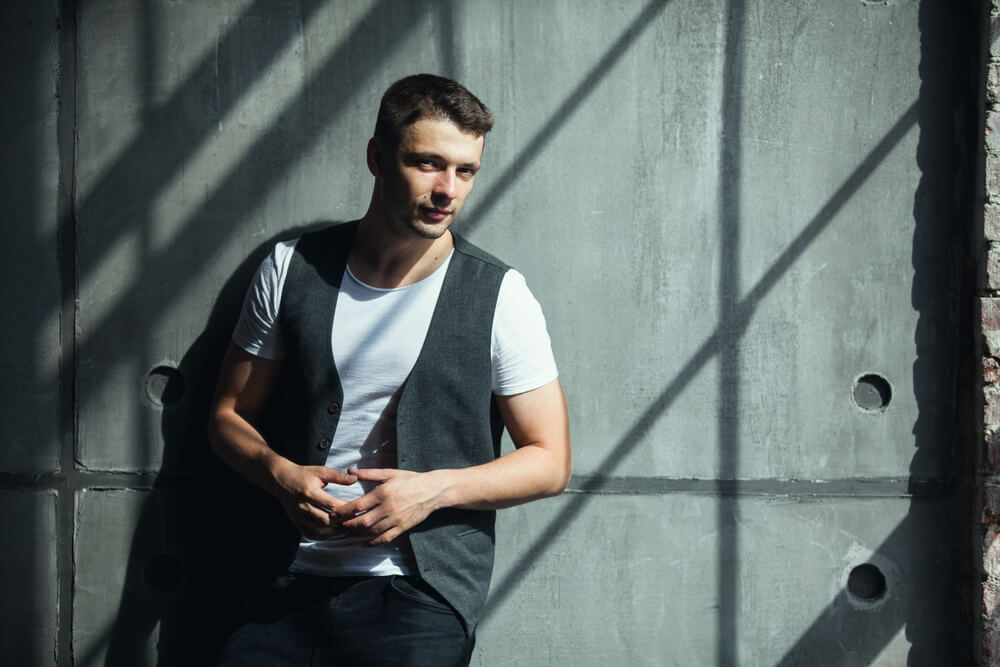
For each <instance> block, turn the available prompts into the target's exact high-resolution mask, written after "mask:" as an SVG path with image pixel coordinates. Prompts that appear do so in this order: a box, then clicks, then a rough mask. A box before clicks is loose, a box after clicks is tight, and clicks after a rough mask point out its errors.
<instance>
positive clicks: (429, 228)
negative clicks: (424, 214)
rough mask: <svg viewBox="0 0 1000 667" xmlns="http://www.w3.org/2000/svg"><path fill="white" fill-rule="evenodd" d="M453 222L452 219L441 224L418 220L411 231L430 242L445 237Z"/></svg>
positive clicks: (411, 226) (412, 225)
mask: <svg viewBox="0 0 1000 667" xmlns="http://www.w3.org/2000/svg"><path fill="white" fill-rule="evenodd" d="M451 221H452V218H450V217H449V218H448V219H447V220H442V221H441V222H424V221H422V220H417V221H414V222H413V223H412V224H411V225H410V230H411V231H412V232H413V233H414V234H416V235H417V236H419V237H420V238H424V239H430V240H434V239H439V238H441V237H442V236H444V233H445V232H447V231H448V228H449V227H451Z"/></svg>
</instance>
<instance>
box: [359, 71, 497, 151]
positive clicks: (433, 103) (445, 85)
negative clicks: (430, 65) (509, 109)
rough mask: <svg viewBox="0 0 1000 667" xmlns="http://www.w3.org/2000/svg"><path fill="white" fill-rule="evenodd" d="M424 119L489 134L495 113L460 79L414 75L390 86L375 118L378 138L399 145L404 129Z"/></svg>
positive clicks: (385, 143)
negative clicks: (451, 123)
mask: <svg viewBox="0 0 1000 667" xmlns="http://www.w3.org/2000/svg"><path fill="white" fill-rule="evenodd" d="M423 118H438V119H441V120H450V121H451V122H453V123H454V124H455V125H457V126H458V128H459V129H461V130H462V131H464V132H467V133H469V134H473V135H475V136H477V137H483V136H486V133H487V132H489V131H490V129H492V128H493V115H492V114H491V113H490V110H489V109H487V108H486V105H484V104H483V103H482V102H480V101H479V98H477V97H476V96H475V95H473V94H472V93H470V92H469V91H468V90H467V89H466V88H465V86H463V85H462V84H460V83H459V82H457V81H453V80H451V79H446V78H444V77H441V76H435V75H433V74H414V75H412V76H408V77H406V78H404V79H400V80H399V81H397V82H396V83H394V84H392V85H391V86H389V88H388V89H387V90H386V91H385V94H384V95H382V103H381V104H380V105H379V108H378V118H377V120H376V121H375V139H377V140H378V142H379V144H381V145H382V146H383V147H384V148H385V149H388V150H390V151H392V150H395V149H396V147H397V146H399V142H400V139H401V137H402V134H403V129H404V128H406V127H407V126H409V125H412V124H413V123H416V122H417V121H418V120H420V119H423Z"/></svg>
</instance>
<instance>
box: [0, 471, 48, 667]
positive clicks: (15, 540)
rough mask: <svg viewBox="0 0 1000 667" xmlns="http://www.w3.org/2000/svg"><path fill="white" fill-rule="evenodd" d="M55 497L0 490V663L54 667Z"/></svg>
mask: <svg viewBox="0 0 1000 667" xmlns="http://www.w3.org/2000/svg"><path fill="white" fill-rule="evenodd" d="M56 502H57V498H56V494H55V493H54V492H50V491H30V490H0V507H3V512H0V534H2V535H3V536H4V537H3V543H4V547H3V549H0V590H2V591H4V594H3V595H2V596H0V619H2V622H0V664H4V665H38V666H39V667H41V666H42V665H55V664H57V662H56V627H57V623H56V615H57V613H58V608H59V595H58V574H57V571H56V541H57V538H56Z"/></svg>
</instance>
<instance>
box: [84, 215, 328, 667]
mask: <svg viewBox="0 0 1000 667" xmlns="http://www.w3.org/2000/svg"><path fill="white" fill-rule="evenodd" d="M329 224H331V223H329V222H321V223H315V224H312V225H307V226H300V227H296V228H293V229H290V230H287V231H285V232H282V233H281V234H278V235H275V236H274V237H272V238H270V239H269V240H267V241H265V242H264V243H262V244H260V245H259V246H258V247H257V248H256V249H255V250H254V251H253V252H252V253H251V254H250V255H249V256H248V257H247V259H246V260H244V261H243V262H242V263H241V264H240V265H239V267H238V268H237V269H236V270H235V271H234V272H233V274H232V276H231V277H230V278H229V279H228V280H227V281H226V283H225V285H224V286H223V287H222V289H221V291H220V292H219V296H218V298H217V299H216V301H215V304H214V306H213V308H212V312H211V314H210V316H209V319H208V322H207V323H206V325H205V329H204V330H203V332H202V333H201V335H199V336H198V338H197V339H196V340H195V341H194V343H193V344H192V345H191V347H190V348H188V350H187V352H186V353H185V354H184V356H183V358H182V359H181V362H180V364H179V365H178V367H177V369H176V370H174V369H169V368H165V369H162V370H163V372H162V374H161V375H160V376H159V377H160V379H161V382H160V385H159V389H158V396H157V398H158V399H159V400H158V402H159V403H161V404H162V406H163V409H162V421H161V425H162V433H163V447H164V449H163V463H162V465H161V467H160V470H159V472H158V473H157V476H156V480H155V482H154V484H153V488H152V489H151V490H150V492H149V494H148V497H147V498H146V500H145V502H144V504H143V509H142V512H141V514H140V518H139V521H138V524H137V526H136V529H135V533H134V535H133V538H132V543H131V547H130V551H129V557H128V563H127V565H126V574H125V583H124V587H123V590H122V595H121V600H120V603H119V607H118V613H117V615H116V619H115V622H114V625H113V626H112V628H111V631H110V635H109V638H108V650H107V654H106V658H105V662H104V664H105V665H106V666H107V667H118V666H126V665H127V666H129V667H135V666H136V665H142V664H159V665H185V666H188V665H202V664H211V663H212V662H213V660H214V659H215V657H216V656H217V655H218V652H219V650H220V649H221V647H222V645H223V643H224V642H225V640H226V638H227V637H228V635H229V634H230V633H231V632H232V630H233V629H235V628H236V627H238V626H239V625H240V624H241V623H242V622H243V621H244V620H245V614H246V610H247V607H248V604H249V601H250V599H251V598H252V597H253V595H254V593H255V591H257V590H258V589H259V587H260V586H262V585H265V584H267V583H268V582H269V581H270V580H271V579H272V578H273V576H274V575H275V574H276V573H277V571H278V570H280V568H281V567H283V566H284V564H285V560H286V559H285V558H284V557H285V556H286V554H287V552H286V550H285V549H284V548H283V545H287V543H288V542H287V535H288V532H289V531H291V530H292V528H291V524H290V523H289V522H288V521H287V520H286V519H285V516H284V513H283V512H282V510H281V507H280V505H279V504H278V503H277V501H275V500H274V499H273V497H271V496H270V495H269V494H267V493H265V492H264V491H262V490H260V489H257V488H256V487H253V486H252V485H250V484H249V483H247V482H245V481H244V480H243V479H242V478H240V477H238V476H237V475H236V474H235V473H234V472H232V471H231V470H230V469H229V468H228V467H227V466H226V465H225V464H223V463H222V462H221V461H220V460H219V459H218V458H217V457H216V456H215V454H214V453H213V452H212V451H211V448H210V446H209V443H208V435H207V424H208V414H209V409H210V406H211V401H212V396H213V394H214V391H215V384H216V378H217V376H218V372H219V368H220V365H221V362H222V358H223V355H224V354H225V351H226V348H227V346H228V345H229V341H230V337H231V334H232V331H233V328H234V326H235V324H236V321H237V320H238V319H239V313H240V308H241V306H242V303H243V298H244V294H245V292H246V289H247V286H248V285H249V284H250V281H251V279H252V277H253V274H254V272H255V271H256V269H257V267H258V266H259V264H260V262H261V261H262V260H263V259H264V257H265V256H266V255H267V253H268V252H269V251H270V249H271V248H272V247H273V246H274V244H275V243H276V242H278V241H281V240H287V239H291V238H295V237H297V236H300V235H302V234H303V233H305V232H307V231H310V230H312V229H316V228H318V227H323V226H327V225H329ZM283 537H284V539H283ZM157 626H158V628H157ZM154 635H156V636H157V639H156V642H155V645H154V644H153V643H152V642H151V639H152V638H153V637H154ZM86 662H89V660H88V661H86Z"/></svg>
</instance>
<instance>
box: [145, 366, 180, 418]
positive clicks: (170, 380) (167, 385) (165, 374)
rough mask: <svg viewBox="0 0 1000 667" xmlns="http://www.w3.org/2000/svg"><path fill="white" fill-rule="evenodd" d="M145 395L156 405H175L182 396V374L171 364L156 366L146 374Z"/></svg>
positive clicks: (167, 406)
mask: <svg viewBox="0 0 1000 667" xmlns="http://www.w3.org/2000/svg"><path fill="white" fill-rule="evenodd" d="M146 395H147V396H149V400H151V401H152V402H153V403H154V404H156V405H162V406H163V407H166V408H169V407H171V406H174V405H177V404H178V403H180V401H181V397H182V396H184V376H183V375H181V372H180V371H179V370H177V369H176V368H173V367H171V366H157V367H156V368H154V369H153V370H151V371H149V375H147V376H146Z"/></svg>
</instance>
